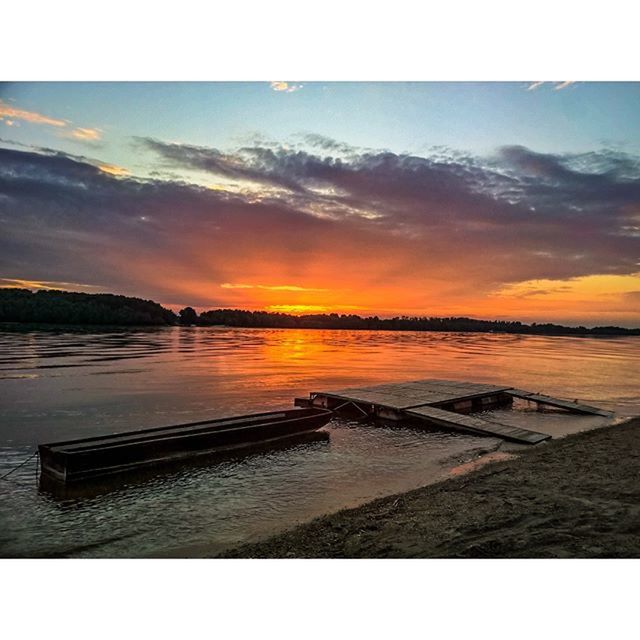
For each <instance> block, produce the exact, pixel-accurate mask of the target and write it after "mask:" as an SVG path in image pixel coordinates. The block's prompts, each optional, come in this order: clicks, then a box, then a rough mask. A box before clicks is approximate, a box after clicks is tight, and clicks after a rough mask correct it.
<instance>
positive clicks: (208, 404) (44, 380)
mask: <svg viewBox="0 0 640 640" xmlns="http://www.w3.org/2000/svg"><path fill="white" fill-rule="evenodd" d="M639 347H640V339H639V338H564V337H562V338H561V337H538V336H517V335H498V334H455V333H416V332H376V331H371V332H369V331H367V332H350V331H312V330H275V329H274V330H258V329H256V330H249V329H226V328H213V327H212V328H162V329H127V330H122V331H96V330H94V329H87V330H77V331H69V330H58V331H46V332H43V331H39V332H37V331H32V332H26V331H25V332H0V475H1V474H3V473H6V472H7V471H8V470H10V469H11V468H13V467H14V466H15V465H16V464H18V463H20V462H22V461H23V460H24V459H25V458H26V457H27V456H29V455H30V453H31V452H32V451H33V450H34V448H35V445H36V444H37V443H38V442H46V441H53V440H61V439H65V438H74V437H83V436H88V435H92V434H98V433H106V432H115V431H124V430H128V429H135V428H140V427H141V426H142V427H144V426H157V425H162V424H171V423H175V422H187V421H192V420H193V421H195V420H201V419H207V418H213V417H218V416H226V415H232V414H237V413H247V412H252V411H260V410H267V409H270V408H273V409H277V408H282V407H289V406H291V402H292V399H293V397H295V396H297V395H300V396H307V395H308V393H309V391H312V390H324V389H330V388H337V387H344V386H349V385H366V384H374V383H378V382H379V383H382V382H389V381H398V382H399V381H402V380H412V379H418V378H427V377H442V378H449V379H459V380H470V381H478V382H490V383H497V384H502V383H504V384H505V385H510V386H517V387H520V388H524V389H528V390H532V391H543V392H545V393H548V394H550V395H557V396H561V397H566V398H571V399H574V398H578V399H580V400H581V401H583V402H586V403H592V404H595V405H598V406H601V407H604V408H607V409H611V410H614V411H616V412H617V413H618V415H631V414H634V413H637V412H638V407H639V406H640V396H639V393H640V392H639V390H638V385H637V381H638V380H639V379H640V357H639V354H640V348H639ZM520 408H521V409H523V410H516V411H500V412H496V413H498V414H499V416H500V420H501V421H503V422H509V421H511V422H513V423H514V424H520V425H523V426H525V427H529V428H531V429H535V430H539V431H545V432H548V433H552V434H553V435H556V436H557V435H563V434H566V433H569V432H573V431H577V430H581V429H585V428H593V427H597V426H599V425H602V424H604V422H605V421H604V420H603V419H601V418H597V417H592V416H569V415H565V414H560V413H542V414H541V413H538V412H533V411H527V410H526V409H527V407H526V406H524V405H523V406H521V407H520ZM324 431H326V432H328V434H329V440H322V441H317V442H308V443H305V444H299V445H296V446H293V447H289V448H286V449H282V450H277V451H271V452H267V453H262V454H258V455H253V456H250V457H246V458H242V459H235V460H233V459H232V460H227V461H224V462H221V463H218V464H214V465H209V466H201V467H198V468H191V469H183V470H181V471H179V472H175V473H172V474H158V475H156V476H153V477H150V478H147V479H146V480H144V481H137V482H130V483H129V484H128V485H121V486H119V487H117V488H116V489H113V490H111V491H107V492H103V493H99V494H97V495H94V496H91V497H87V498H82V499H67V500H61V499H56V498H53V497H50V496H48V495H46V494H41V493H38V491H37V487H36V484H35V460H33V461H31V462H30V463H28V464H26V465H24V467H22V468H20V469H19V470H18V471H16V472H15V473H13V474H12V475H11V476H10V480H11V482H7V481H4V482H2V483H0V555H3V556H43V555H46V556H48V555H59V556H79V557H89V556H98V557H104V556H106V557H120V556H125V557H132V556H134V557H138V556H172V555H178V556H182V555H205V554H214V553H216V552H218V551H220V550H222V549H224V548H226V547H229V546H232V545H235V544H238V543H240V542H245V541H252V540H257V539H259V538H261V537H264V536H266V535H270V534H272V533H275V532H277V531H281V530H283V529H286V528H289V527H291V526H292V525H294V524H295V523H298V522H303V521H306V520H309V519H311V518H313V517H315V516H317V515H321V514H323V513H328V512H332V511H336V510H338V509H341V508H344V507H350V506H355V505H357V504H360V503H362V502H365V501H368V500H371V499H373V498H376V497H379V496H383V495H389V494H393V493H397V492H400V491H406V490H408V489H412V488H415V487H418V486H421V485H423V484H426V483H429V482H433V481H436V480H438V479H441V478H444V477H447V475H449V474H450V473H451V471H452V469H456V468H458V467H459V466H460V464H461V463H464V462H465V461H467V460H470V459H474V458H475V457H477V455H479V454H480V453H483V452H486V451H492V450H494V449H496V448H497V447H498V446H500V445H501V443H500V441H498V440H494V439H491V438H480V437H475V436H470V435H461V434H451V433H444V432H438V431H431V432H427V431H421V430H414V429H406V428H397V427H394V428H391V427H381V426H373V425H364V424H361V423H360V424H359V423H350V422H348V421H343V420H334V421H332V422H331V423H330V424H329V425H328V427H326V428H325V429H324ZM503 449H504V447H503Z"/></svg>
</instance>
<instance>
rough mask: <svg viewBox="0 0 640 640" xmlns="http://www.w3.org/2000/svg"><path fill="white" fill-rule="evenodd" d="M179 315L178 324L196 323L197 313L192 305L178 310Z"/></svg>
mask: <svg viewBox="0 0 640 640" xmlns="http://www.w3.org/2000/svg"><path fill="white" fill-rule="evenodd" d="M178 315H179V316H180V324H183V325H186V326H189V325H192V324H198V314H197V313H196V310H195V309H194V308H193V307H185V308H184V309H180V311H179V312H178Z"/></svg>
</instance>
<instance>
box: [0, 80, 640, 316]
mask: <svg viewBox="0 0 640 640" xmlns="http://www.w3.org/2000/svg"><path fill="white" fill-rule="evenodd" d="M0 286H25V287H29V288H33V289H36V288H61V289H68V290H77V291H88V292H114V293H122V294H125V295H135V296H139V297H143V298H150V299H154V300H156V301H158V302H161V303H162V304H165V305H167V306H171V307H173V308H179V307H182V306H185V305H192V306H194V307H196V308H198V309H199V310H203V309H210V308H215V307H235V308H244V309H265V310H271V311H291V312H296V313H301V312H305V311H309V312H329V313H330V312H337V313H357V314H359V315H374V314H377V315H379V316H392V315H400V314H406V315H468V316H473V317H482V318H489V319H494V318H495V319H517V320H523V321H528V322H531V321H537V322H540V321H553V322H562V323H566V324H587V325H596V324H617V325H622V326H640V83H577V82H576V83H572V82H560V81H558V82H545V83H541V82H535V81H531V82H513V83H479V82H474V83H347V82H342V83H330V82H304V81H286V82H285V81H274V82H255V83H196V84H193V83H96V84H91V83H8V84H4V85H0Z"/></svg>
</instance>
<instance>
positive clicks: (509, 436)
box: [407, 405, 551, 444]
mask: <svg viewBox="0 0 640 640" xmlns="http://www.w3.org/2000/svg"><path fill="white" fill-rule="evenodd" d="M407 415H408V416H410V417H412V418H419V419H422V420H425V419H426V420H428V421H429V422H433V423H434V424H437V425H438V426H441V427H445V428H450V429H455V428H458V429H459V430H461V431H470V432H473V433H478V434H480V435H483V436H495V437H496V438H503V439H504V440H511V441H512V442H522V443H527V444H538V442H542V441H543V440H548V439H549V438H550V437H551V436H550V435H548V434H546V433H539V432H537V431H530V430H529V429H522V428H520V427H513V426H511V425H508V424H502V423H500V422H494V421H491V422H489V420H484V419H483V418H478V417H476V416H465V415H460V414H457V413H453V411H444V410H443V409H437V408H436V407H430V406H428V405H427V406H424V407H417V408H416V409H410V410H409V411H407Z"/></svg>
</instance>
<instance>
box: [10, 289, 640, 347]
mask: <svg viewBox="0 0 640 640" xmlns="http://www.w3.org/2000/svg"><path fill="white" fill-rule="evenodd" d="M0 322H4V323H8V322H17V323H38V324H80V325H82V324H84V325H100V324H102V325H125V326H128V325H160V326H162V325H186V326H190V325H196V326H217V325H223V326H227V327H248V328H251V327H257V328H258V327H260V328H272V329H350V330H365V329H370V330H381V331H454V332H493V333H522V334H537V335H640V329H623V328H621V327H612V326H605V327H593V328H587V327H582V326H580V327H565V326H562V325H558V324H552V323H544V324H536V323H535V322H534V323H533V324H530V325H529V324H524V323H522V322H517V321H509V320H477V319H475V318H465V317H446V318H441V317H421V316H397V317H395V318H379V317H378V316H368V317H361V316H358V315H354V314H337V313H329V314H326V313H319V314H306V315H300V316H294V315H290V314H287V313H271V312H267V311H246V310H243V309H212V310H211V311H204V312H203V313H200V314H198V313H197V311H196V310H195V309H193V308H192V307H185V308H184V309H182V310H180V312H179V313H178V314H175V313H174V312H173V311H171V310H170V309H166V308H165V307H163V306H162V305H160V304H158V303H157V302H154V301H153V300H142V299H141V298H131V297H128V296H119V295H114V294H111V293H76V292H71V291H58V290H41V291H36V292H32V291H30V290H29V289H9V288H0Z"/></svg>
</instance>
